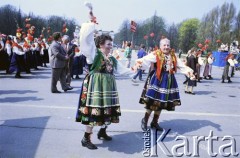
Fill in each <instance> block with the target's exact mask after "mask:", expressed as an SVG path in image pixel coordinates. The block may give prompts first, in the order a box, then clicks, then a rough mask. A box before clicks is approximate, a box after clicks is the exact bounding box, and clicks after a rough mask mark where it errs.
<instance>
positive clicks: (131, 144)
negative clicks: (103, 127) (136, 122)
mask: <svg viewBox="0 0 240 158" xmlns="http://www.w3.org/2000/svg"><path fill="white" fill-rule="evenodd" d="M142 137H143V133H142V132H129V133H122V134H118V135H113V140H112V141H103V143H102V144H96V145H97V147H102V148H108V150H109V151H115V152H122V153H125V154H134V153H140V152H142V151H143V149H142V148H143V139H142Z"/></svg>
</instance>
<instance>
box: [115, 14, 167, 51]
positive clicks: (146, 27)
mask: <svg viewBox="0 0 240 158" xmlns="http://www.w3.org/2000/svg"><path fill="white" fill-rule="evenodd" d="M166 28H167V26H166V23H165V20H164V19H163V18H162V17H159V16H157V15H156V13H155V14H154V15H153V16H152V17H151V18H149V19H146V20H144V21H143V22H137V32H136V33H134V34H133V39H134V40H133V43H134V45H138V46H139V45H140V44H147V45H148V46H151V47H154V46H155V45H158V43H159V40H160V38H161V36H163V35H164V36H166V35H167V31H166ZM151 33H154V36H153V37H150V34H151ZM145 35H147V36H148V39H147V40H145V39H144V36H145ZM131 40H132V32H131V31H130V21H129V20H124V21H123V23H122V26H121V27H120V30H119V32H118V33H116V34H115V39H114V42H115V43H117V44H122V41H131Z"/></svg>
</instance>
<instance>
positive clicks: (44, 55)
mask: <svg viewBox="0 0 240 158" xmlns="http://www.w3.org/2000/svg"><path fill="white" fill-rule="evenodd" d="M41 47H42V49H41V54H42V56H41V57H42V63H43V66H44V67H47V63H49V54H48V47H49V46H48V44H47V43H46V40H45V39H43V40H42V42H41Z"/></svg>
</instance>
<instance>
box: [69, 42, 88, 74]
mask: <svg viewBox="0 0 240 158" xmlns="http://www.w3.org/2000/svg"><path fill="white" fill-rule="evenodd" d="M73 47H75V48H74V50H75V55H74V58H73V67H72V74H71V76H72V78H73V76H74V75H75V76H76V77H75V79H80V77H79V75H81V74H83V67H84V66H85V60H86V58H85V56H84V55H82V53H81V52H80V50H79V48H78V47H77V45H73Z"/></svg>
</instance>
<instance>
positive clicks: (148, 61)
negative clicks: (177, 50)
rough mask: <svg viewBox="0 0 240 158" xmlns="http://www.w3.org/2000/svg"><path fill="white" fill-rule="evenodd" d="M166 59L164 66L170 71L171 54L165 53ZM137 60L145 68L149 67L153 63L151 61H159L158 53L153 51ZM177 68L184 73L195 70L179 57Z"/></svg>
mask: <svg viewBox="0 0 240 158" xmlns="http://www.w3.org/2000/svg"><path fill="white" fill-rule="evenodd" d="M165 60H166V61H167V62H166V63H165V65H164V67H165V68H166V70H167V71H169V70H170V62H171V61H170V60H171V56H170V55H167V56H166V55H165ZM137 61H139V62H141V65H142V67H143V69H147V68H148V67H149V66H150V65H151V63H156V62H157V60H156V55H155V54H153V53H151V54H148V55H146V56H144V57H143V58H141V59H138V60H137ZM171 68H173V65H171ZM177 68H178V69H179V70H180V72H181V73H183V74H188V73H193V70H192V69H191V68H190V67H188V66H186V65H185V64H184V63H183V62H182V61H181V60H180V59H179V58H177Z"/></svg>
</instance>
